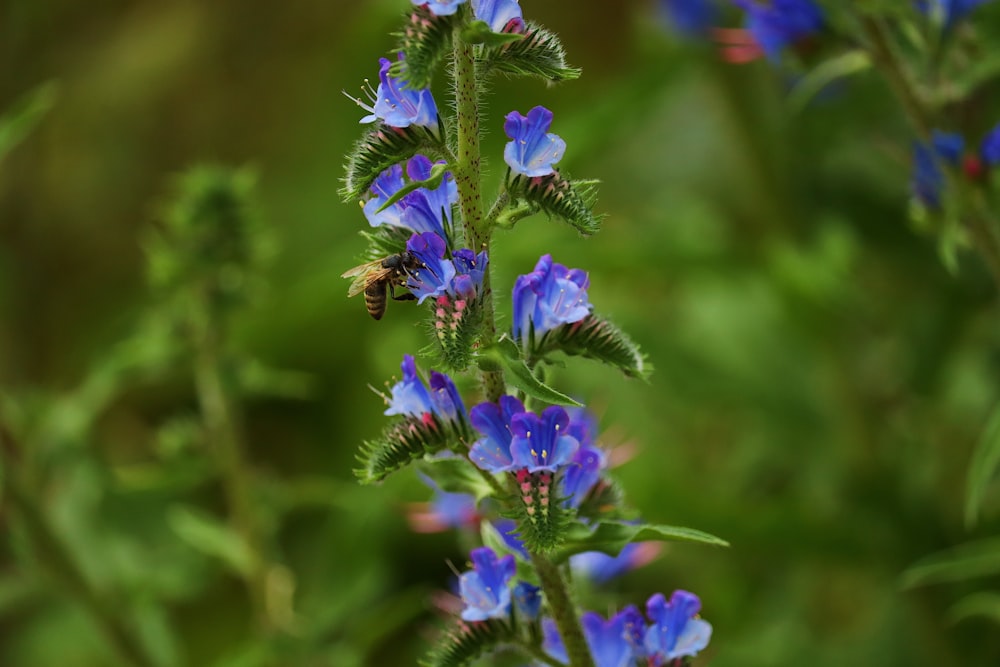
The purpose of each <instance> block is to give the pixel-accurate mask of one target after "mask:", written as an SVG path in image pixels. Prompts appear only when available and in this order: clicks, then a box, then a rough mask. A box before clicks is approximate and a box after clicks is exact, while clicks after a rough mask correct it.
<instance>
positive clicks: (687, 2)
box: [660, 0, 718, 37]
mask: <svg viewBox="0 0 1000 667" xmlns="http://www.w3.org/2000/svg"><path fill="white" fill-rule="evenodd" d="M660 11H661V12H662V13H663V14H664V16H665V17H666V19H667V22H668V23H669V24H670V25H671V26H672V27H673V28H674V29H675V30H676V31H677V32H679V33H680V34H682V35H684V36H686V37H704V36H705V35H707V34H708V30H709V28H711V27H712V25H713V24H714V23H715V19H716V15H717V13H718V11H717V9H716V6H715V3H714V2H712V0H660Z"/></svg>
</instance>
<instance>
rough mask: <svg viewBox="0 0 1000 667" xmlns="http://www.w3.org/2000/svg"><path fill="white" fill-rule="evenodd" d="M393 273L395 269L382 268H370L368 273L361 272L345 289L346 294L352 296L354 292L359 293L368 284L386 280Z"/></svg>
mask: <svg viewBox="0 0 1000 667" xmlns="http://www.w3.org/2000/svg"><path fill="white" fill-rule="evenodd" d="M395 273H396V270H395V269H383V268H378V269H372V270H370V271H369V272H368V273H363V274H361V275H360V276H358V277H357V278H355V279H354V282H353V283H351V286H350V287H349V288H348V289H347V296H348V297H352V296H354V295H355V294H361V293H362V292H363V291H365V289H366V288H367V287H368V286H369V285H371V284H373V283H379V282H382V281H385V280H388V279H389V278H391V277H392V276H393V275H395Z"/></svg>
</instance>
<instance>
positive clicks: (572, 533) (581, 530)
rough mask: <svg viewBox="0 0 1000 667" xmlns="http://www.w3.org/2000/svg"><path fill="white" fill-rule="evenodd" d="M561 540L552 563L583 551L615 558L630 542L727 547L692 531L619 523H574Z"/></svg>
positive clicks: (677, 527) (713, 536)
mask: <svg viewBox="0 0 1000 667" xmlns="http://www.w3.org/2000/svg"><path fill="white" fill-rule="evenodd" d="M565 538H566V541H565V544H564V545H563V546H562V547H561V548H560V549H559V550H558V551H557V553H556V554H555V559H554V560H555V561H556V562H562V561H565V560H566V559H568V558H569V557H570V556H572V555H573V554H578V553H582V552H584V551H600V552H602V553H606V554H608V555H609V556H617V555H618V553H619V552H620V551H621V550H622V548H623V547H624V546H625V545H626V544H629V543H631V542H652V541H660V542H699V543H701V544H709V545H712V546H718V547H728V546H729V542H726V541H725V540H724V539H722V538H720V537H716V536H715V535H712V534H710V533H706V532H703V531H700V530H695V529H694V528H684V527H681V526H663V525H659V524H650V523H626V522H621V521H601V522H598V523H597V525H593V524H591V525H585V524H583V523H579V522H578V523H575V524H573V525H572V526H571V527H569V529H568V530H566V531H565Z"/></svg>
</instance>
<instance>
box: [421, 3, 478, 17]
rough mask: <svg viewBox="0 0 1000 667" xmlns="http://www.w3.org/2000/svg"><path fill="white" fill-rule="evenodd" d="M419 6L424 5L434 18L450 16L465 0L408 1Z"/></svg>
mask: <svg viewBox="0 0 1000 667" xmlns="http://www.w3.org/2000/svg"><path fill="white" fill-rule="evenodd" d="M410 1H411V2H412V3H413V4H415V5H417V6H418V7H419V6H422V5H425V6H426V7H427V8H428V9H429V10H430V11H431V14H434V16H451V15H452V14H454V13H455V12H457V11H458V6H459V5H461V4H464V3H465V0H410Z"/></svg>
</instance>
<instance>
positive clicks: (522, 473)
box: [517, 468, 528, 483]
mask: <svg viewBox="0 0 1000 667" xmlns="http://www.w3.org/2000/svg"><path fill="white" fill-rule="evenodd" d="M527 478H528V469H527V468H521V469H520V470H518V471H517V481H518V483H521V482H524V481H525V480H526V479H527Z"/></svg>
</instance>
